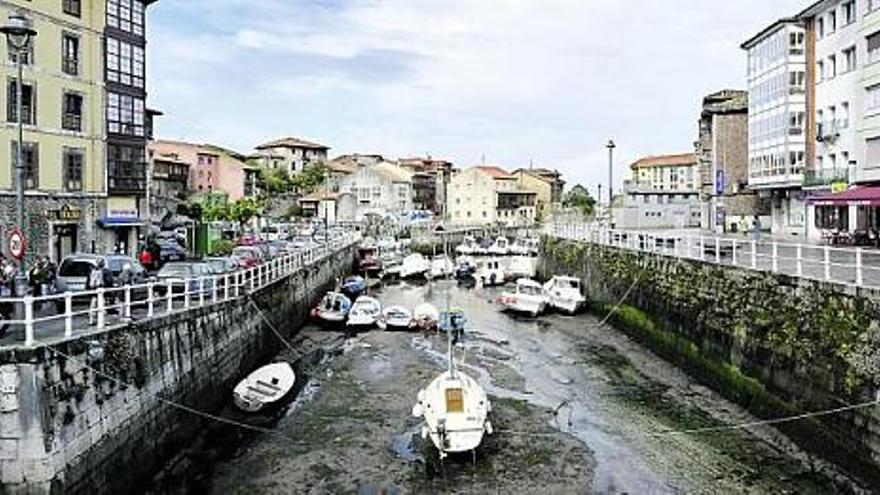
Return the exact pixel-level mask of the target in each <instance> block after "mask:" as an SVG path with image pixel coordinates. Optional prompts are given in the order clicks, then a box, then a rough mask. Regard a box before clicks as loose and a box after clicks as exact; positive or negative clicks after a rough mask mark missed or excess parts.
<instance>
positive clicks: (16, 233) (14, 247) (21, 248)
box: [8, 229, 27, 261]
mask: <svg viewBox="0 0 880 495" xmlns="http://www.w3.org/2000/svg"><path fill="white" fill-rule="evenodd" d="M8 247H9V255H10V256H12V257H13V258H15V259H17V260H19V261H21V259H22V258H24V253H25V250H26V249H27V240H26V239H25V238H24V234H22V233H21V231H20V230H18V229H12V232H10V233H9V245H8Z"/></svg>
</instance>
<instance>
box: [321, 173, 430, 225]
mask: <svg viewBox="0 0 880 495" xmlns="http://www.w3.org/2000/svg"><path fill="white" fill-rule="evenodd" d="M338 190H339V192H340V193H350V194H351V195H352V196H354V197H355V198H356V199H357V207H356V209H355V213H354V220H355V221H357V222H360V221H363V220H364V219H366V218H367V217H369V216H378V217H382V218H393V219H400V218H401V217H402V216H403V214H405V213H408V212H410V211H411V210H412V209H413V201H412V198H413V188H412V174H411V173H410V172H408V171H406V170H404V169H402V168H401V167H398V166H397V165H394V164H391V163H387V162H386V163H380V164H378V165H373V166H367V167H361V168H359V169H358V170H357V171H355V172H354V173H352V174H351V175H347V176H345V177H342V178H340V179H339V182H338Z"/></svg>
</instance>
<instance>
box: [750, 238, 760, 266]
mask: <svg viewBox="0 0 880 495" xmlns="http://www.w3.org/2000/svg"><path fill="white" fill-rule="evenodd" d="M751 244H752V270H757V269H758V242H757V241H754V240H753V241H751Z"/></svg>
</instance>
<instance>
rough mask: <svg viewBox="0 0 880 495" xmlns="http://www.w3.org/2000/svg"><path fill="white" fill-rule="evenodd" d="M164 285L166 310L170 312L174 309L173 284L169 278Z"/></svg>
mask: <svg viewBox="0 0 880 495" xmlns="http://www.w3.org/2000/svg"><path fill="white" fill-rule="evenodd" d="M165 287H166V289H167V291H168V292H166V293H165V298H166V304H167V308H168V312H169V313H170V312H172V311H174V285H172V284H171V281H170V280H169V281H168V283H167V284H166V285H165Z"/></svg>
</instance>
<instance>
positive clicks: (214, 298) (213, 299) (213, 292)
mask: <svg viewBox="0 0 880 495" xmlns="http://www.w3.org/2000/svg"><path fill="white" fill-rule="evenodd" d="M218 290H219V289H218V287H217V275H212V276H211V303H212V304H217V292H218Z"/></svg>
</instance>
